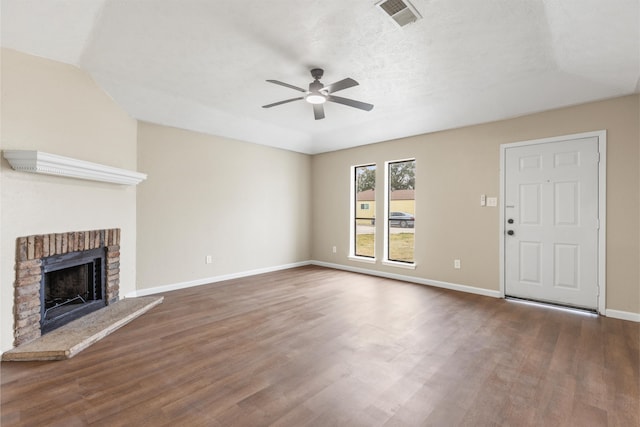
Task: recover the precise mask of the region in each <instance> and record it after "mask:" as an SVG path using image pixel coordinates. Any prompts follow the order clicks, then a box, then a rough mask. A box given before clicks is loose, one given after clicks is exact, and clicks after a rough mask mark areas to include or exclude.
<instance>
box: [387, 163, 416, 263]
mask: <svg viewBox="0 0 640 427" xmlns="http://www.w3.org/2000/svg"><path fill="white" fill-rule="evenodd" d="M411 161H412V162H414V163H415V169H416V176H417V169H418V162H417V160H416V158H415V157H407V158H404V159H396V160H388V161H385V162H384V218H383V219H384V234H383V240H384V242H383V254H382V264H383V265H388V266H392V267H399V268H406V269H410V270H415V268H416V253H415V239H416V226H415V222H414V225H413V233H414V234H413V239H414V247H413V262H407V261H395V260H391V259H389V241H390V239H389V236H390V234H389V233H390V231H391V230H390V227H389V213H390V212H391V194H390V193H391V191H390V189H389V167H390V166H391V165H392V164H394V163H403V162H411ZM414 191H415V189H414ZM413 200H414V213H413V217H414V218H416V219H417V217H418V216H417V212H416V211H417V207H416V205H415V192H414V199H413Z"/></svg>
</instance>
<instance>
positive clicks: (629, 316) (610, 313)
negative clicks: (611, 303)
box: [605, 309, 640, 323]
mask: <svg viewBox="0 0 640 427" xmlns="http://www.w3.org/2000/svg"><path fill="white" fill-rule="evenodd" d="M605 316H607V317H613V318H614V319H620V320H629V321H631V322H638V323H640V313H632V312H630V311H620V310H611V309H607V310H606V311H605Z"/></svg>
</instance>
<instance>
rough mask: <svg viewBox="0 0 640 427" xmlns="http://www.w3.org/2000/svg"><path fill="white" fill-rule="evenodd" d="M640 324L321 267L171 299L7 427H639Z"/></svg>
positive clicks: (22, 375)
mask: <svg viewBox="0 0 640 427" xmlns="http://www.w3.org/2000/svg"><path fill="white" fill-rule="evenodd" d="M639 336H640V325H639V324H637V323H632V322H626V321H622V320H615V319H609V318H604V317H587V316H583V315H578V314H573V313H566V312H563V311H558V310H554V309H548V308H539V307H531V306H527V305H522V304H518V303H514V302H509V301H505V300H499V299H493V298H488V297H482V296H477V295H471V294H465V293H459V292H453V291H446V290H442V289H437V288H430V287H426V286H421V285H414V284H408V283H403V282H398V281H393V280H387V279H382V278H376V277H369V276H365V275H359V274H353V273H348V272H342V271H335V270H330V269H325V268H321V267H313V266H310V267H303V268H297V269H292V270H287V271H281V272H276V273H269V274H264V275H260V276H254V277H250V278H244V279H237V280H231V281H227V282H221V283H217V284H213V285H206V286H200V287H196V288H190V289H185V290H181V291H176V292H171V293H167V294H165V300H164V303H163V304H161V305H160V306H158V307H156V308H154V309H153V310H151V311H150V312H149V313H147V314H145V315H143V316H142V317H140V318H138V319H136V320H135V321H134V322H132V323H130V324H129V325H127V326H125V327H124V328H122V329H120V330H118V331H116V332H115V333H113V334H112V335H110V336H108V337H107V338H105V339H103V340H102V341H100V342H98V343H97V344H95V345H93V346H92V347H90V348H88V349H87V350H85V351H83V352H82V353H80V354H79V355H78V356H76V357H75V358H73V359H70V360H67V361H61V362H3V363H2V370H1V383H2V389H1V404H2V407H1V410H2V419H1V421H2V426H3V427H6V426H16V425H20V426H45V425H47V426H48V425H56V426H82V425H106V426H233V425H236V426H262V425H278V426H303V425H315V426H336V425H345V426H427V425H432V426H459V425H469V426H494V425H508V426H528V425H535V426H562V425H575V426H607V425H608V426H637V425H639V424H640V420H639V410H640V409H639V406H640V404H639V399H640V393H639V390H638V389H639V384H640V375H639V365H640V358H639V350H638V347H639V343H638V341H639Z"/></svg>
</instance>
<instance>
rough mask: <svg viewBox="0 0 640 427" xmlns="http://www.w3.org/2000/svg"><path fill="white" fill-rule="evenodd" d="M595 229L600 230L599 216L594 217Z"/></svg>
mask: <svg viewBox="0 0 640 427" xmlns="http://www.w3.org/2000/svg"><path fill="white" fill-rule="evenodd" d="M596 230H600V218H596Z"/></svg>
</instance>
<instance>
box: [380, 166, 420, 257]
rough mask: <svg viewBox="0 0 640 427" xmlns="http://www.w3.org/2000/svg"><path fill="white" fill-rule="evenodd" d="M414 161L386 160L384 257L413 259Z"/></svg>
mask: <svg viewBox="0 0 640 427" xmlns="http://www.w3.org/2000/svg"><path fill="white" fill-rule="evenodd" d="M415 175H416V161H415V159H411V160H401V161H394V162H387V168H386V174H385V178H386V184H387V185H386V194H385V199H386V202H387V203H386V213H385V214H386V219H387V221H386V224H385V231H386V233H385V250H386V253H385V260H386V261H392V262H399V263H406V264H413V263H414V247H415V221H416V219H415V211H416V209H415V206H416V200H415V187H416V177H415Z"/></svg>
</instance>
